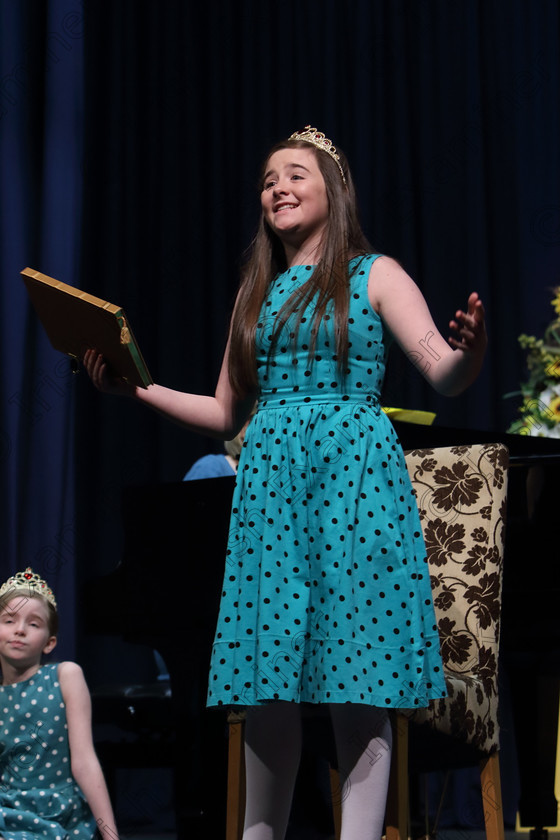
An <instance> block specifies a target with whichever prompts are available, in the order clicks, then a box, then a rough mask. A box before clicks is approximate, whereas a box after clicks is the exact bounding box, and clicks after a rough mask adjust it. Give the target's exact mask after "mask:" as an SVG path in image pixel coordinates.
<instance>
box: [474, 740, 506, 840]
mask: <svg viewBox="0 0 560 840" xmlns="http://www.w3.org/2000/svg"><path fill="white" fill-rule="evenodd" d="M480 786H481V788H482V806H483V808H484V822H485V824H486V840H504V813H503V808H502V785H501V782H500V759H499V753H498V752H495V753H492V755H489V756H488V757H487V758H484V759H483V760H482V761H481V762H480Z"/></svg>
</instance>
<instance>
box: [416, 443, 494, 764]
mask: <svg viewBox="0 0 560 840" xmlns="http://www.w3.org/2000/svg"><path fill="white" fill-rule="evenodd" d="M406 462H407V467H408V472H409V474H410V478H411V481H412V484H413V487H414V489H415V492H416V497H417V501H418V508H419V511H420V519H421V522H422V529H423V533H424V539H425V542H426V550H427V556H428V563H429V568H430V578H431V583H432V592H433V597H434V607H435V611H436V618H437V621H438V627H439V634H440V641H441V653H442V659H443V664H444V669H445V680H446V685H447V691H448V696H447V697H446V698H443V699H440V700H433V701H432V702H431V704H430V706H429V707H428V708H427V709H420V710H418V711H414V712H411V714H410V717H409V716H408V714H407V717H409V719H410V720H411V721H413V722H414V723H424V724H427V725H430V726H432V727H433V728H434V729H438V730H440V731H443V732H445V733H447V734H449V735H451V736H452V737H454V738H457V739H459V740H461V741H463V742H465V743H469V744H472V745H473V746H474V747H476V748H477V749H479V750H481V751H482V752H484V753H493V752H494V751H496V750H497V749H498V736H499V727H498V692H497V679H498V646H499V640H500V607H501V591H502V563H503V547H504V537H505V512H506V491H507V467H508V450H507V448H506V447H505V446H503V445H502V444H497V443H495V444H480V445H470V446H452V447H445V448H438V449H422V450H412V451H410V452H407V453H406Z"/></svg>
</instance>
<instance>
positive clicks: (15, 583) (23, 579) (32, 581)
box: [0, 566, 56, 609]
mask: <svg viewBox="0 0 560 840" xmlns="http://www.w3.org/2000/svg"><path fill="white" fill-rule="evenodd" d="M13 589H14V590H15V589H28V590H30V591H31V592H36V593H37V594H38V595H42V596H43V598H46V599H47V601H48V602H49V604H52V605H53V607H54V608H55V609H56V600H55V597H54V595H53V591H52V589H51V588H50V586H49V585H48V584H47V583H46V582H45V581H44V580H43V579H42V578H40V577H39V575H37V574H35V572H34V571H33V569H31V568H30V567H29V566H28V567H27V569H26V570H25V572H18V573H17V574H16V575H14V576H13V577H11V578H8V580H7V581H6V583H3V584H2V586H0V598H1V597H2V596H3V595H7V594H9V592H10V591H11V590H13Z"/></svg>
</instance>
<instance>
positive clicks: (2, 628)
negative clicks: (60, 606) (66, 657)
mask: <svg viewBox="0 0 560 840" xmlns="http://www.w3.org/2000/svg"><path fill="white" fill-rule="evenodd" d="M55 645H56V636H52V635H51V633H50V630H49V615H48V608H47V605H46V604H45V602H44V600H43V599H42V598H26V597H24V596H19V595H17V596H15V597H14V598H12V600H11V601H9V602H8V603H7V604H6V606H5V607H4V609H3V610H2V612H1V613H0V660H3V661H6V662H9V663H10V664H11V665H13V666H17V667H18V668H21V667H25V668H28V667H30V666H32V665H36V664H39V663H40V661H41V655H42V654H43V653H50V652H51V650H53V648H54V646H55Z"/></svg>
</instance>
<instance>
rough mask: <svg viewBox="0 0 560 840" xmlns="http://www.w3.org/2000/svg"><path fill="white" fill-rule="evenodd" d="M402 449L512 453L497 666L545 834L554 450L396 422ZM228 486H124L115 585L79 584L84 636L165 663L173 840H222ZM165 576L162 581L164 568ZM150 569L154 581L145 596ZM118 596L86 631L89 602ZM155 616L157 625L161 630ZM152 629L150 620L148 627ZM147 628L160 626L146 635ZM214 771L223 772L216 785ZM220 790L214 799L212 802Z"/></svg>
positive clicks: (554, 445)
mask: <svg viewBox="0 0 560 840" xmlns="http://www.w3.org/2000/svg"><path fill="white" fill-rule="evenodd" d="M395 426H396V428H397V431H398V434H399V437H400V439H401V442H402V444H403V447H404V449H405V450H406V449H418V448H426V447H428V448H433V447H437V446H451V445H457V444H460V443H483V442H485V441H488V442H490V441H492V442H493V441H501V442H503V443H505V444H506V445H507V446H508V448H509V451H510V473H509V493H508V522H507V529H506V553H505V565H504V596H503V621H502V641H501V651H502V652H501V668H502V669H504V670H505V672H506V674H507V677H508V682H509V684H510V686H511V705H512V713H513V720H514V729H515V742H516V750H517V755H518V766H519V779H520V788H521V795H520V801H519V813H520V821H521V825H522V826H529V827H531V828H532V829H533V831H532V835H533V837H534V838H538V837H540V836H542V835H544V834H545V831H544V829H543V827H544V826H547V825H555V824H556V818H557V803H556V799H555V796H554V772H555V760H556V742H557V723H558V698H559V690H558V689H559V683H560V621H559V619H558V618H557V610H558V606H557V605H558V598H559V597H560V564H559V563H558V558H557V557H556V556H555V555H556V553H557V550H558V549H557V545H558V544H557V542H556V539H555V537H556V516H558V509H559V507H558V491H557V478H558V471H559V468H560V441H558V442H557V441H554V440H550V439H546V438H532V437H528V436H523V435H508V434H504V433H495V434H494V433H492V432H477V431H473V430H460V429H452V428H445V427H441V426H435V425H434V426H419V425H416V424H412V423H399V422H395ZM233 483H234V479H233V478H231V479H230V478H214V479H203V480H199V481H193V482H177V483H172V484H163V485H162V484H159V485H152V486H147V487H131V488H126V489H125V491H124V494H123V514H122V515H123V525H124V530H125V551H124V556H123V559H122V563H121V564H120V565H119V566H118V568H117V569H116V570H115V572H114V573H113V574H112V575H109V576H108V578H107V576H106V577H105V578H103V579H99V578H98V579H93V580H92V581H90V582H89V583H88V584H86V589H85V604H86V616H87V618H86V630H87V631H88V632H104V633H107V628H108V627H112V632H114V633H119V634H120V635H121V636H122V637H123V638H124V639H125V640H126V641H129V642H137V643H141V644H145V645H150V646H151V647H153V648H154V649H156V650H158V651H159V652H160V654H161V655H162V657H163V658H164V660H165V662H166V663H167V666H168V669H169V674H170V679H171V689H172V698H173V716H174V725H175V757H174V761H175V782H176V817H177V832H178V838H179V840H184V839H186V838H187V837H188V838H190V840H192V838H196V837H208V836H223V823H224V818H225V815H224V805H225V789H226V775H225V768H226V755H227V729H226V721H225V715H224V713H223V712H221V711H215V710H210V711H209V710H206V709H205V694H206V677H207V672H208V662H209V655H210V649H211V644H212V639H213V633H214V627H215V622H216V617H217V612H218V604H219V599H220V594H221V584H222V575H223V570H224V562H223V561H224V553H225V545H226V537H227V529H228V521H229V509H230V505H231V496H232V492H233ZM163 566H165V568H167V569H170V570H171V571H170V572H169V579H164V580H162V576H161V569H162V567H163ZM154 569H157V570H158V575H157V580H158V585H157V587H154ZM100 587H102V589H103V592H104V600H106V593H107V592H111V591H112V592H114V593H115V600H114V603H113V604H112V605H111V603H110V602H109V603H108V604H107V608H106V610H104V615H103V626H102V627H101V626H96V624H99V622H96V620H95V616H96V615H97V613H96V611H95V609H94V608H92V609H90V610H88V608H87V605H88V604H92V605H95V603H96V593H97V592H98V591H99V588H100ZM162 617H163V620H162ZM156 618H157V619H158V620H157V621H156V620H155V619H156ZM154 626H156V627H159V630H158V632H157V633H154V630H153V628H154ZM219 774H221V775H219ZM218 791H222V792H223V793H222V794H220V795H217V792H218Z"/></svg>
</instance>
